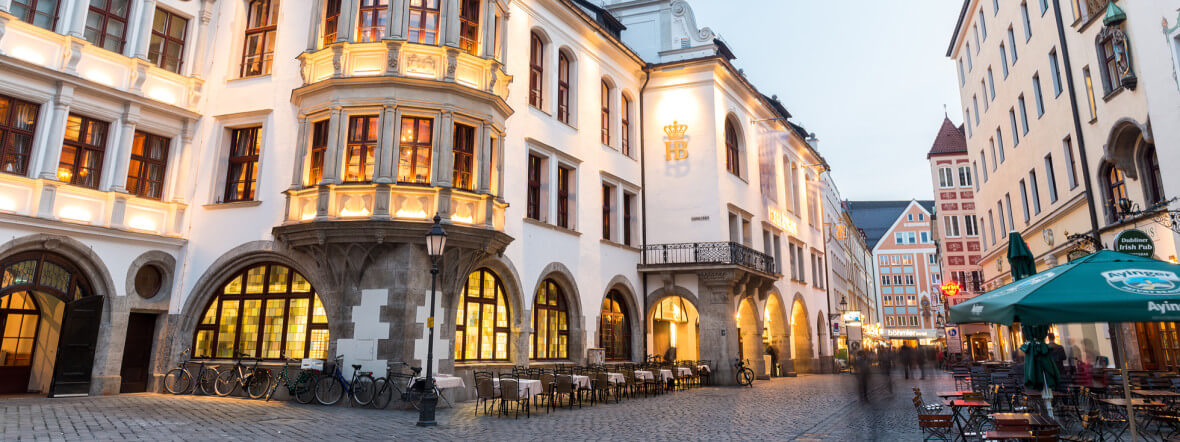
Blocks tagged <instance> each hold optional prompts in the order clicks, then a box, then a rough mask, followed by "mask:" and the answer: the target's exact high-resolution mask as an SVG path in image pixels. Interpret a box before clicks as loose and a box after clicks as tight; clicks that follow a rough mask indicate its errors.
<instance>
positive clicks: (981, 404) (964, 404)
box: [947, 399, 992, 440]
mask: <svg viewBox="0 0 1180 442" xmlns="http://www.w3.org/2000/svg"><path fill="white" fill-rule="evenodd" d="M947 405H949V406H950V407H951V415H952V416H954V417H953V419H954V421H955V425H956V426H957V427H958V428H959V437H958V438H956V439H955V440H967V428H966V426H967V425H970V424H971V419H972V418H974V417H975V415H976V412H977V411H976V410H985V409H988V408H991V406H992V404H989V403H988V402H987V401H965V400H960V399H955V400H952V401H950V402H948V403H947ZM964 408H966V409H968V410H970V411H968V413H967V416H963V413H962V412H961V410H962V409H964Z"/></svg>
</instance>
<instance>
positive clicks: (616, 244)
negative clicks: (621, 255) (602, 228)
mask: <svg viewBox="0 0 1180 442" xmlns="http://www.w3.org/2000/svg"><path fill="white" fill-rule="evenodd" d="M598 241H599V242H600V243H602V244H606V245H608V246H614V247H617V248H620V249H623V250H626V251H629V252H635V253H639V252H641V251H642V250H639V248H638V247H634V246H629V245H626V244H623V243H620V242H614V241H611V240H609V239H600V240H598Z"/></svg>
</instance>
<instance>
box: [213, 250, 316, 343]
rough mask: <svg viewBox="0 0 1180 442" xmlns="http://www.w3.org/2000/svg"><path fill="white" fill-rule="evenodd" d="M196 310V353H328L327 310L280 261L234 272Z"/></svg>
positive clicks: (299, 278)
mask: <svg viewBox="0 0 1180 442" xmlns="http://www.w3.org/2000/svg"><path fill="white" fill-rule="evenodd" d="M219 290H220V292H219V293H218V296H216V297H214V298H213V300H212V301H210V302H209V305H208V306H207V307H206V308H205V313H204V315H202V316H201V323H200V324H198V325H197V330H196V335H195V336H194V339H193V356H194V357H197V358H236V357H238V355H240V354H241V355H245V357H249V358H262V359H282V358H283V357H284V356H286V357H288V358H295V359H301V358H315V359H324V358H326V357H327V356H328V315H327V314H326V312H325V311H324V304H323V303H322V302H320V297H319V296H317V295H316V293H315V290H314V289H313V288H312V287H311V283H309V282H307V278H304V277H303V275H301V274H299V272H296V271H294V270H292V269H291V268H289V267H287V266H284V265H280V264H259V265H256V266H254V267H250V268H247V269H245V270H242V271H240V272H238V273H235V274H234V275H233V276H231V277H230V278H229V281H228V282H226V283H225V285H223V286H221V288H220V289H219Z"/></svg>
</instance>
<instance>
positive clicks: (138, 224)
mask: <svg viewBox="0 0 1180 442" xmlns="http://www.w3.org/2000/svg"><path fill="white" fill-rule="evenodd" d="M127 227H130V228H132V229H135V230H147V231H150V232H155V231H156V220H154V219H152V218H151V217H149V216H146V215H140V216H137V217H134V218H131V221H128V222H127Z"/></svg>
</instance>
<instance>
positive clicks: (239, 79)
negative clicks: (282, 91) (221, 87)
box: [225, 74, 271, 84]
mask: <svg viewBox="0 0 1180 442" xmlns="http://www.w3.org/2000/svg"><path fill="white" fill-rule="evenodd" d="M270 76H271V74H266V75H252V76H249V77H234V78H231V79H228V80H225V83H226V84H231V83H238V82H246V81H250V80H258V79H261V78H270Z"/></svg>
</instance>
